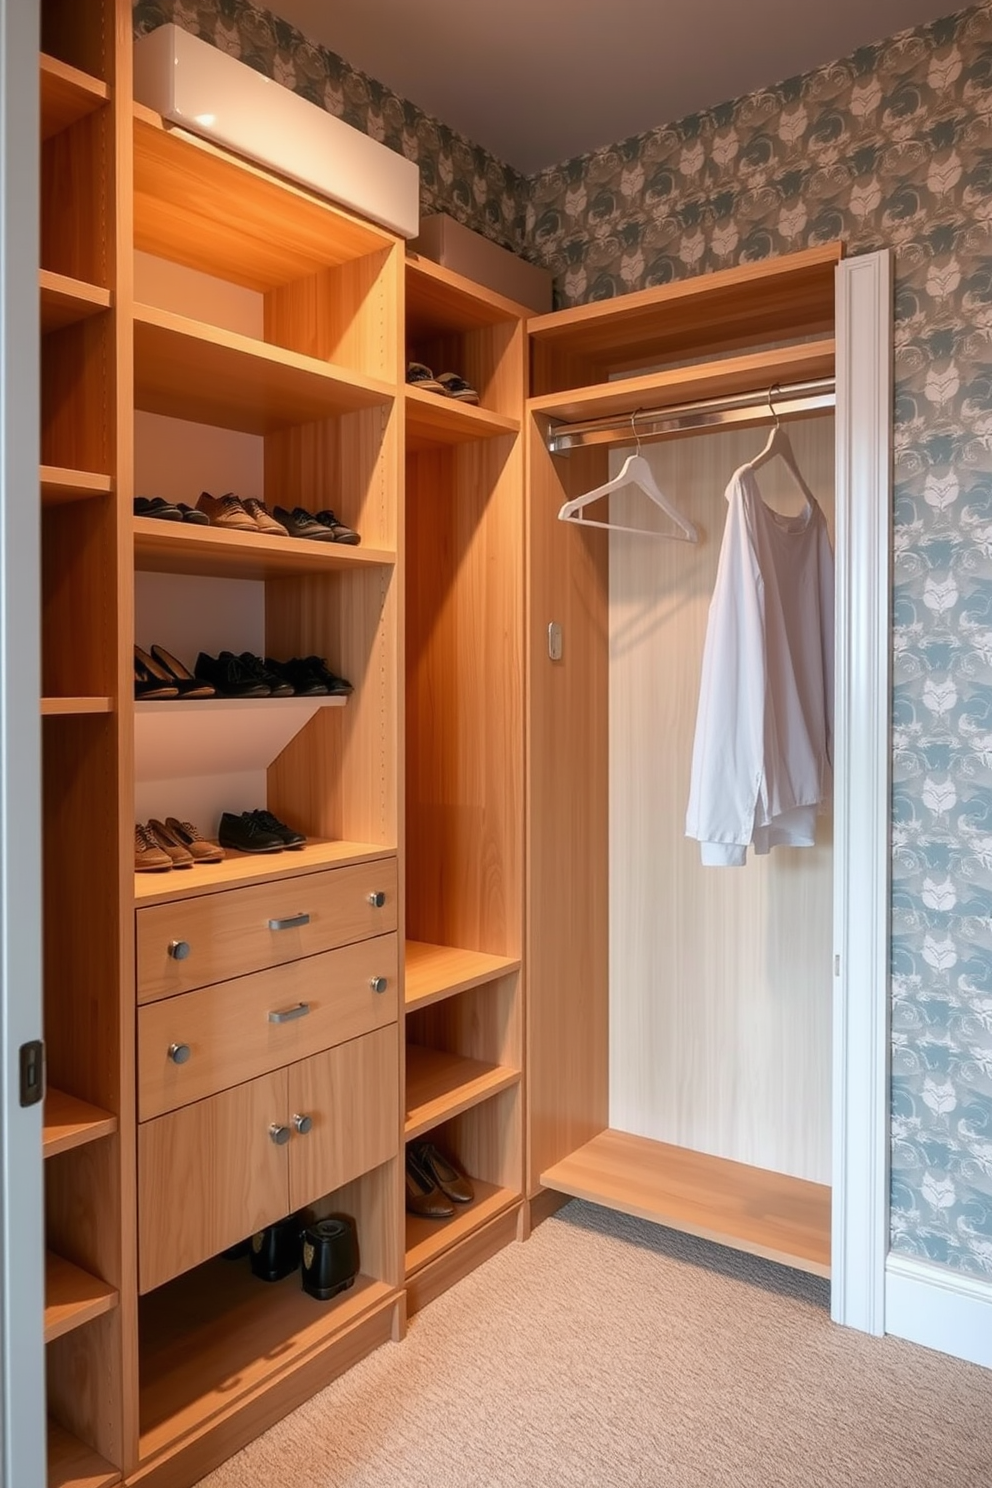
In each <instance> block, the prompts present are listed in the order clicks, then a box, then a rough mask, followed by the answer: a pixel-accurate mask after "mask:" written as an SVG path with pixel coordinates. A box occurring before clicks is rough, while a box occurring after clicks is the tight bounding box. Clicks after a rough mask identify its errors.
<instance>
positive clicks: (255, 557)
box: [134, 517, 396, 579]
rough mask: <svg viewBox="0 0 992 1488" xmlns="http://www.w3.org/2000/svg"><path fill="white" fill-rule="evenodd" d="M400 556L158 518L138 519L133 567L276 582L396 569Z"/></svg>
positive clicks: (149, 570) (154, 571)
mask: <svg viewBox="0 0 992 1488" xmlns="http://www.w3.org/2000/svg"><path fill="white" fill-rule="evenodd" d="M395 562H396V554H395V553H392V552H388V551H386V550H384V549H379V548H363V547H350V546H348V545H347V544H345V543H327V542H311V541H309V540H308V539H307V538H298V537H265V536H263V535H262V534H261V533H259V534H258V535H257V536H256V535H255V534H254V533H251V532H228V531H225V530H223V529H221V528H217V527H198V526H187V525H186V523H185V522H163V521H160V520H158V519H157V518H155V517H135V518H134V566H135V568H136V569H139V570H142V571H144V572H146V573H181V574H194V575H200V576H203V577H208V578H215V579H271V578H284V577H287V576H290V575H293V574H298V575H301V576H302V575H304V574H326V573H333V572H341V573H346V572H347V571H348V570H349V569H354V568H368V567H369V566H370V565H371V566H374V565H376V564H386V565H392V564H394V563H395Z"/></svg>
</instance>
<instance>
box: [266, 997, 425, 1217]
mask: <svg viewBox="0 0 992 1488" xmlns="http://www.w3.org/2000/svg"><path fill="white" fill-rule="evenodd" d="M398 1067H399V1052H398V1042H397V1030H396V1028H395V1026H391V1027H388V1028H380V1029H378V1030H377V1031H376V1032H374V1033H369V1034H366V1035H365V1036H364V1037H363V1038H356V1039H351V1040H349V1042H348V1043H345V1044H339V1045H338V1046H337V1047H336V1048H334V1049H328V1050H326V1051H325V1052H324V1053H322V1054H315V1055H313V1057H312V1058H310V1059H304V1060H301V1061H300V1063H299V1064H294V1065H292V1066H291V1067H290V1069H289V1071H288V1075H289V1108H288V1111H287V1117H286V1119H287V1120H289V1121H292V1118H293V1117H295V1116H297V1115H305V1116H309V1117H310V1118H311V1120H312V1121H313V1126H312V1128H311V1130H310V1131H309V1132H307V1133H306V1134H302V1135H294V1137H293V1140H292V1141H291V1142H290V1143H289V1147H288V1159H289V1207H290V1209H302V1208H303V1207H304V1206H305V1205H307V1204H312V1203H313V1202H314V1201H315V1200H317V1199H319V1198H320V1197H321V1196H322V1195H323V1194H326V1193H329V1192H330V1191H331V1190H332V1189H337V1188H340V1187H341V1186H342V1184H345V1183H349V1182H351V1180H352V1179H354V1178H357V1177H359V1176H360V1174H362V1173H366V1172H368V1171H369V1170H370V1169H372V1168H375V1167H378V1166H379V1164H380V1163H384V1162H386V1161H387V1159H389V1158H391V1157H394V1156H395V1155H396V1151H397V1147H398V1137H397V1131H398V1123H399V1080H398V1074H397V1072H398Z"/></svg>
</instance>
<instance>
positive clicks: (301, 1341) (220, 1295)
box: [139, 1258, 397, 1461]
mask: <svg viewBox="0 0 992 1488" xmlns="http://www.w3.org/2000/svg"><path fill="white" fill-rule="evenodd" d="M396 1295H397V1293H396V1291H395V1289H394V1288H392V1287H390V1286H389V1285H387V1284H386V1283H385V1282H381V1281H376V1280H373V1279H372V1278H370V1277H368V1276H364V1275H360V1276H359V1277H358V1278H357V1279H356V1281H355V1284H354V1286H353V1287H350V1288H349V1290H348V1291H346V1292H342V1293H340V1294H339V1295H338V1296H337V1297H334V1298H332V1299H331V1301H329V1302H318V1301H317V1300H316V1299H315V1298H313V1297H311V1296H309V1295H308V1294H307V1293H306V1292H304V1291H303V1289H302V1287H301V1286H300V1274H299V1272H298V1271H297V1272H294V1273H293V1274H292V1275H290V1276H287V1277H285V1278H284V1279H283V1280H282V1281H277V1282H265V1281H260V1280H259V1279H258V1278H257V1277H256V1276H254V1275H253V1274H252V1272H251V1270H250V1268H249V1266H248V1263H247V1261H246V1260H244V1259H241V1260H238V1261H229V1260H223V1259H220V1258H218V1259H216V1260H213V1261H208V1262H207V1264H206V1265H204V1266H199V1267H197V1269H196V1270H195V1271H191V1272H189V1273H188V1274H187V1275H186V1276H180V1277H178V1278H177V1279H176V1280H175V1281H172V1282H169V1283H168V1285H166V1286H164V1287H160V1288H159V1289H158V1290H157V1291H155V1292H152V1293H150V1294H149V1295H148V1296H146V1297H143V1298H142V1299H141V1304H140V1308H141V1310H140V1365H139V1370H140V1407H139V1409H140V1432H141V1447H140V1450H141V1458H142V1460H143V1461H146V1460H147V1459H148V1458H150V1457H153V1456H155V1455H156V1454H157V1453H159V1452H161V1451H165V1450H167V1449H168V1448H169V1447H170V1446H171V1445H172V1444H173V1443H175V1442H177V1441H180V1440H182V1439H183V1438H185V1437H188V1436H189V1435H190V1434H191V1433H193V1432H196V1431H198V1430H199V1429H201V1428H203V1427H206V1426H209V1424H210V1422H211V1420H212V1419H213V1418H215V1417H219V1416H221V1415H223V1414H225V1413H227V1412H229V1411H231V1410H232V1409H237V1408H238V1406H239V1403H244V1402H246V1401H247V1400H249V1399H250V1398H251V1397H252V1396H254V1395H255V1394H256V1393H257V1392H258V1391H259V1390H260V1389H262V1388H263V1387H264V1386H265V1385H267V1384H268V1383H270V1382H272V1381H274V1380H276V1379H277V1378H279V1377H280V1376H285V1375H286V1374H289V1373H291V1372H292V1371H293V1370H294V1369H295V1368H297V1367H299V1366H300V1365H302V1364H303V1363H304V1361H305V1360H307V1358H308V1357H310V1356H312V1355H314V1354H315V1353H317V1352H318V1351H319V1350H320V1349H321V1348H322V1347H325V1346H327V1345H328V1344H329V1343H330V1342H331V1341H333V1339H334V1337H335V1336H336V1335H337V1334H339V1333H342V1332H343V1331H344V1330H345V1329H346V1328H347V1327H349V1326H350V1325H351V1324H354V1323H357V1322H359V1321H360V1320H361V1319H363V1318H364V1317H366V1316H368V1315H370V1314H371V1313H372V1312H374V1311H375V1310H376V1309H382V1308H384V1307H386V1306H388V1305H391V1303H392V1302H393V1301H394V1300H395V1298H396ZM329 1377H331V1376H330V1375H329Z"/></svg>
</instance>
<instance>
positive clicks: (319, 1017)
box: [138, 935, 398, 1121]
mask: <svg viewBox="0 0 992 1488" xmlns="http://www.w3.org/2000/svg"><path fill="white" fill-rule="evenodd" d="M397 974H398V965H397V942H396V936H395V935H379V936H376V937H375V938H374V939H373V940H360V941H357V942H356V943H355V944H354V945H349V946H344V947H342V949H340V950H337V951H325V952H323V953H322V954H321V955H318V956H308V957H306V958H305V959H304V960H302V961H291V962H288V963H287V964H286V965H285V966H275V967H271V968H270V969H269V970H268V971H258V972H254V973H252V974H251V975H249V976H243V977H237V978H235V979H234V980H233V981H228V982H220V983H218V984H217V985H216V986H213V987H201V988H199V989H198V990H197V991H195V992H185V993H183V994H182V995H181V996H179V997H169V998H165V999H163V1000H160V1001H158V1002H153V1003H148V1004H147V1005H146V1006H144V1007H142V1008H139V1009H138V1120H139V1121H147V1120H149V1118H150V1117H153V1116H161V1115H162V1114H163V1112H165V1111H173V1110H175V1109H176V1108H177V1107H179V1106H184V1105H186V1104H187V1103H188V1102H189V1101H198V1100H202V1099H203V1098H204V1096H208V1095H214V1094H216V1092H217V1091H219V1090H226V1089H227V1088H228V1087H229V1086H232V1085H238V1084H240V1083H241V1082H242V1081H243V1080H251V1079H254V1077H255V1076H256V1075H261V1074H265V1073H266V1072H267V1071H269V1070H274V1069H279V1068H280V1067H282V1066H283V1065H287V1064H291V1063H293V1062H294V1061H295V1060H298V1059H305V1058H306V1057H307V1056H308V1055H311V1054H317V1053H319V1052H320V1050H322V1049H329V1048H330V1047H331V1046H332V1045H334V1044H340V1043H344V1042H345V1040H347V1039H353V1038H357V1037H358V1035H359V1034H363V1033H369V1032H371V1031H372V1029H374V1028H382V1027H384V1026H385V1025H386V1024H387V1023H394V1022H395V1021H396V1017H397V1008H398V1003H397ZM378 979H383V980H385V983H386V986H385V989H384V990H383V991H376V990H375V987H374V986H373V982H374V981H377V980H378ZM304 1008H305V1009H306V1012H303V1009H304ZM177 1047H178V1050H179V1051H180V1052H185V1051H186V1050H188V1051H189V1052H188V1057H186V1058H185V1059H184V1060H183V1062H182V1063H178V1064H177V1063H176V1062H175V1059H174V1057H173V1056H172V1055H171V1054H170V1049H173V1048H177Z"/></svg>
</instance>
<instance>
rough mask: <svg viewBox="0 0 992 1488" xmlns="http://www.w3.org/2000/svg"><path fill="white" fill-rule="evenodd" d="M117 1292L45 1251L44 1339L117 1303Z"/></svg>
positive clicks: (70, 1328) (107, 1310)
mask: <svg viewBox="0 0 992 1488" xmlns="http://www.w3.org/2000/svg"><path fill="white" fill-rule="evenodd" d="M117 1301H118V1297H117V1292H116V1291H115V1289H114V1288H113V1287H112V1286H108V1285H107V1283H106V1282H105V1281H100V1279H99V1278H98V1277H96V1276H91V1275H90V1274H89V1272H88V1271H83V1270H81V1269H80V1267H79V1266H74V1265H73V1264H72V1262H71V1261H67V1260H64V1259H63V1258H62V1256H59V1255H55V1254H54V1253H53V1252H52V1251H50V1250H49V1251H46V1252H45V1342H46V1343H51V1341H52V1339H53V1338H61V1337H62V1335H63V1334H64V1333H71V1332H72V1330H73V1329H74V1328H81V1327H82V1325H83V1323H88V1322H91V1321H92V1320H93V1318H96V1317H100V1316H102V1314H103V1313H105V1312H110V1311H112V1309H113V1308H115V1307H116V1306H117Z"/></svg>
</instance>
